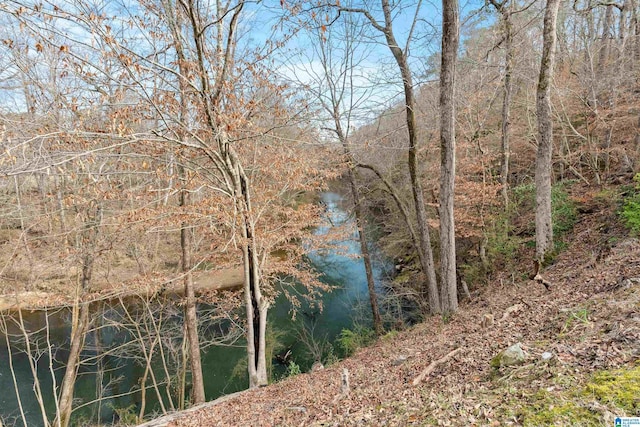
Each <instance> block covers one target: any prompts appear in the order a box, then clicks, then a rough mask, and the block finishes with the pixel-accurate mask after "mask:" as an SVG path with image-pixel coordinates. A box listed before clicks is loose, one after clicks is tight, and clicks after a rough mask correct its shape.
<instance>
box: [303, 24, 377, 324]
mask: <svg viewBox="0 0 640 427" xmlns="http://www.w3.org/2000/svg"><path fill="white" fill-rule="evenodd" d="M313 18H314V20H313V22H312V25H313V29H314V31H315V32H314V33H313V36H314V37H317V41H318V43H317V44H314V51H315V52H314V54H315V55H316V56H317V57H318V60H319V61H320V63H321V64H322V73H321V74H320V75H318V76H317V80H319V81H318V84H319V86H320V87H319V88H318V89H317V90H316V91H315V92H316V93H315V95H316V96H317V97H318V98H319V100H320V104H321V106H322V108H323V109H324V110H325V111H326V112H327V114H328V115H329V117H330V118H331V121H332V122H333V126H332V127H331V131H332V132H333V133H334V134H335V136H336V137H337V138H338V141H339V142H340V145H341V146H342V150H343V154H344V156H345V160H346V161H347V162H348V168H347V179H348V181H349V188H350V190H351V197H352V199H353V209H354V213H355V220H356V227H357V231H358V240H359V242H360V252H361V254H362V262H363V264H364V268H365V275H366V278H367V288H368V291H369V301H370V304H371V312H372V317H373V326H374V329H375V331H376V334H378V335H382V333H383V332H384V330H383V325H382V318H381V316H380V309H379V307H378V296H377V294H376V288H375V280H374V277H373V267H372V265H371V255H370V253H369V245H368V242H367V235H366V233H365V224H366V218H365V214H364V210H363V207H362V200H361V195H360V189H359V188H358V182H357V176H356V168H357V165H358V162H357V161H356V159H355V157H354V153H353V152H352V149H351V145H350V140H349V136H350V130H351V128H352V127H353V120H352V115H353V114H354V113H355V109H356V108H357V104H358V102H359V100H362V98H363V96H362V94H361V93H359V92H361V89H359V88H357V87H355V80H356V79H357V67H358V66H359V65H360V64H359V61H360V60H361V59H362V58H360V57H359V56H358V55H359V52H358V48H359V44H360V40H362V39H363V36H364V34H363V28H362V25H359V24H360V23H359V22H356V21H355V20H353V19H352V15H351V14H349V18H348V19H345V20H344V21H343V22H341V23H340V24H341V25H342V27H341V28H340V29H341V33H342V34H341V35H342V37H341V39H340V40H336V39H337V38H338V37H340V36H338V35H337V33H338V31H334V30H336V28H335V27H336V26H337V25H338V24H337V23H335V24H334V25H332V26H331V27H330V28H329V29H324V30H323V26H322V22H319V21H320V20H321V19H322V18H320V17H319V16H318V15H317V14H314V17H313ZM312 73H313V71H312V70H310V74H312ZM312 90H313V89H312Z"/></svg>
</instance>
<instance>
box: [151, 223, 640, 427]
mask: <svg viewBox="0 0 640 427" xmlns="http://www.w3.org/2000/svg"><path fill="white" fill-rule="evenodd" d="M612 221H615V217H612V216H611V215H610V214H606V213H605V214H603V215H601V212H595V213H593V214H589V215H585V216H583V217H582V218H581V219H580V221H579V223H578V224H577V225H576V228H575V230H574V232H573V234H572V238H571V241H570V242H569V247H568V248H567V249H566V250H565V251H564V252H563V253H561V254H560V255H559V256H558V257H557V259H556V261H555V263H554V265H552V266H550V267H549V268H547V269H546V270H545V272H544V277H545V279H546V280H547V281H548V282H549V283H551V290H547V289H546V288H545V287H544V286H542V284H540V283H537V282H535V281H532V280H528V279H525V280H515V281H514V282H512V281H511V278H510V277H509V276H508V274H507V273H508V272H505V277H502V278H497V280H494V281H493V282H492V283H491V284H490V285H488V286H487V287H486V288H484V289H483V290H482V292H480V293H478V294H475V295H474V296H473V299H472V300H471V301H468V300H467V301H466V302H464V303H463V304H462V305H461V308H460V310H459V311H458V312H457V313H456V314H455V315H454V316H452V317H451V318H449V319H447V321H444V320H443V319H442V318H440V317H434V318H431V319H428V320H427V321H426V322H425V323H422V324H419V325H416V326H415V327H413V328H411V329H410V330H408V331H404V332H392V333H389V334H388V335H386V336H385V337H383V338H382V339H380V340H378V342H376V344H375V345H373V346H371V347H368V348H364V349H361V350H360V351H359V352H358V353H357V354H356V355H355V356H353V357H351V358H349V359H346V360H343V361H341V362H338V363H334V364H333V365H331V366H329V367H327V368H326V369H324V370H321V371H318V372H311V373H307V374H302V375H297V376H295V377H293V378H290V379H287V380H285V381H282V382H280V383H276V384H273V385H270V386H269V387H265V388H259V389H255V390H250V391H248V392H246V393H244V394H241V395H238V396H235V397H234V398H233V399H229V400H226V401H223V402H221V403H219V404H215V405H213V406H205V407H202V408H198V410H194V411H191V412H189V413H188V416H182V417H180V416H174V417H173V419H171V420H170V421H169V420H166V419H159V420H157V421H156V422H155V423H150V424H147V425H153V426H154V427H159V426H168V425H170V426H173V427H195V426H198V427H203V426H217V425H224V426H244V425H283V426H289V425H309V426H314V425H315V426H320V425H487V426H500V425H525V426H526V425H530V426H542V425H593V426H596V425H613V419H614V417H616V416H640V406H638V391H639V390H640V369H639V367H638V365H637V362H638V360H640V347H639V346H638V342H640V317H639V315H638V312H639V309H640V262H639V260H640V240H638V239H636V238H632V237H629V236H628V235H622V234H612V230H613V229H614V228H615V227H612V226H611V225H612ZM606 224H608V225H609V226H607V227H604V226H602V225H606ZM613 233H618V230H616V231H614V232H613ZM594 251H598V252H597V253H600V254H601V256H599V257H594V255H593V253H594ZM500 279H502V280H500ZM516 343H520V347H521V348H522V349H523V350H524V356H525V358H524V360H522V361H520V363H519V364H517V365H513V366H495V367H494V366H492V360H493V359H494V357H495V356H496V355H497V354H498V353H499V352H501V351H503V350H505V349H506V348H507V347H509V346H511V345H513V344H516ZM345 372H348V378H349V386H348V387H345V386H344V381H343V378H344V373H345ZM165 420H166V422H165Z"/></svg>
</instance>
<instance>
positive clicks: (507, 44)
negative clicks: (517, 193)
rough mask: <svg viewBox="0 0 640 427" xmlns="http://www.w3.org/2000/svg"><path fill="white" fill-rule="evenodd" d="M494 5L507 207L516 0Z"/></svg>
mask: <svg viewBox="0 0 640 427" xmlns="http://www.w3.org/2000/svg"><path fill="white" fill-rule="evenodd" d="M489 1H490V3H491V4H492V5H493V7H495V8H496V10H497V11H498V13H500V25H501V27H502V32H503V37H504V39H503V44H504V52H505V54H504V56H505V58H504V80H503V86H504V89H503V90H504V93H503V98H502V139H501V145H502V146H501V150H500V152H501V157H502V158H501V161H500V184H501V185H502V190H501V191H502V199H503V201H504V206H505V209H506V208H507V205H508V204H509V161H510V158H511V148H510V146H509V141H510V138H511V98H512V96H513V56H514V46H513V22H512V19H511V17H512V15H513V4H514V1H515V0H503V1H502V2H498V1H496V0H489Z"/></svg>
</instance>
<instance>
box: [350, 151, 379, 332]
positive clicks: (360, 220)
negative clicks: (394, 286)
mask: <svg viewBox="0 0 640 427" xmlns="http://www.w3.org/2000/svg"><path fill="white" fill-rule="evenodd" d="M343 147H345V152H347V154H348V155H349V156H351V153H350V152H349V149H348V147H347V145H346V142H344V143H343ZM349 185H350V187H351V196H352V197H353V207H354V211H355V214H356V226H357V228H358V238H359V240H360V252H361V253H362V261H363V262H364V270H365V273H366V276H367V288H368V290H369V301H370V302H371V313H372V315H373V328H374V329H375V331H376V335H378V336H380V335H382V334H383V332H384V331H383V328H382V318H381V317H380V309H379V308H378V296H377V295H376V288H375V281H374V279H373V268H372V267H371V256H370V255H369V247H368V245H367V236H366V235H365V234H364V215H363V213H362V206H361V205H360V192H359V191H358V187H357V186H356V177H355V172H354V170H353V166H350V167H349Z"/></svg>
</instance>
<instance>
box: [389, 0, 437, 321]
mask: <svg viewBox="0 0 640 427" xmlns="http://www.w3.org/2000/svg"><path fill="white" fill-rule="evenodd" d="M382 9H383V12H384V17H385V27H384V28H383V33H384V35H385V38H386V41H387V47H388V48H389V49H390V50H391V53H392V54H393V57H394V59H395V60H396V63H397V64H398V68H399V69H400V74H401V76H402V85H403V87H404V96H405V112H406V121H407V131H408V132H409V158H408V164H409V175H410V177H411V191H412V193H413V202H414V204H415V209H416V220H417V223H418V235H419V238H420V250H419V251H418V255H419V258H420V265H421V267H422V271H423V273H424V274H425V276H426V279H427V283H426V284H427V286H426V294H427V299H428V301H429V310H430V312H431V313H440V311H441V306H440V297H439V294H438V282H437V279H436V270H435V267H434V262H433V250H432V248H431V237H430V236H429V225H428V223H427V211H426V209H425V206H424V194H423V190H422V183H421V182H420V173H419V169H418V158H417V157H418V156H417V150H418V134H417V131H418V129H417V124H416V115H415V110H416V102H415V96H414V91H413V79H412V77H411V70H410V69H409V63H408V62H407V57H406V55H405V53H404V52H403V51H402V49H400V47H399V45H398V42H397V41H396V39H395V36H394V34H393V27H392V17H391V8H390V6H389V1H388V0H382Z"/></svg>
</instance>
